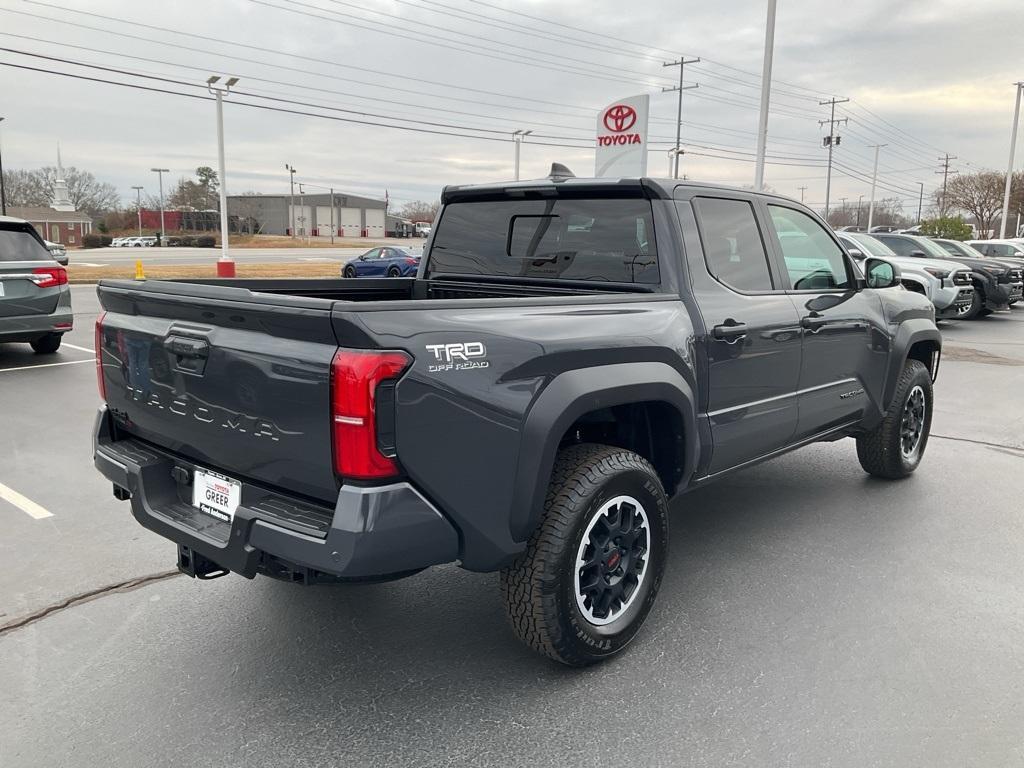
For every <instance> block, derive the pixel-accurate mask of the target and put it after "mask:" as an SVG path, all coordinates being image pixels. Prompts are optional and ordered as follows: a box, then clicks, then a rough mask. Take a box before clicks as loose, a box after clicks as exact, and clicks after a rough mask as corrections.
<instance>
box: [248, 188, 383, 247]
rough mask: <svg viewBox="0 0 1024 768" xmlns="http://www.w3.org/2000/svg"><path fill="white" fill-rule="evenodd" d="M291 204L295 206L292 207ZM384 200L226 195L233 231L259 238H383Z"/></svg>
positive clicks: (347, 196) (326, 195)
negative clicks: (293, 234) (291, 235)
mask: <svg viewBox="0 0 1024 768" xmlns="http://www.w3.org/2000/svg"><path fill="white" fill-rule="evenodd" d="M293 201H294V204H293ZM386 206H387V204H386V203H385V201H384V200H374V199H372V198H369V197H359V196H357V195H350V194H345V193H342V192H335V193H334V195H333V200H332V195H330V194H329V193H326V192H325V193H317V194H309V193H306V194H301V195H299V194H297V195H295V196H294V198H293V197H292V196H291V195H287V194H285V195H229V196H228V216H229V217H230V222H231V229H232V231H238V232H252V233H253V234H262V235H288V234H291V232H292V230H293V229H294V231H295V234H296V235H298V236H300V237H306V236H307V235H313V236H318V237H329V236H330V234H331V228H332V225H333V228H334V234H335V235H336V236H339V237H371V238H381V237H384V236H385V217H386V213H387V211H386Z"/></svg>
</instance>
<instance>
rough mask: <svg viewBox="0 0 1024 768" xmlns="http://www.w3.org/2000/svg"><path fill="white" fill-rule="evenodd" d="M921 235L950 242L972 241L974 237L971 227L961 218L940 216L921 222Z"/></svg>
mask: <svg viewBox="0 0 1024 768" xmlns="http://www.w3.org/2000/svg"><path fill="white" fill-rule="evenodd" d="M921 234H922V235H925V236H927V237H945V238H947V239H949V240H970V239H971V238H972V237H973V236H974V230H972V229H971V225H970V224H968V223H967V222H966V221H964V220H963V218H961V217H960V216H940V217H939V218H937V219H925V220H924V221H922V222H921Z"/></svg>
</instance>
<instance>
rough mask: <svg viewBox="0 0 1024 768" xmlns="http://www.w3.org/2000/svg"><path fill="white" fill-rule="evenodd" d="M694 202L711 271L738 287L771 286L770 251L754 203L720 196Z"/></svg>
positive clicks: (706, 259) (702, 198) (754, 289)
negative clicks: (762, 236) (766, 245)
mask: <svg viewBox="0 0 1024 768" xmlns="http://www.w3.org/2000/svg"><path fill="white" fill-rule="evenodd" d="M694 203H695V205H694V207H695V208H696V210H697V220H698V224H699V227H698V228H699V230H700V237H701V244H702V245H703V246H704V261H705V263H706V264H707V268H708V272H710V273H711V275H712V276H713V277H714V278H715V279H717V280H718V281H719V282H721V283H725V285H727V286H729V287H730V288H735V289H736V290H738V291H770V290H772V277H771V273H770V272H769V271H768V254H767V253H766V252H765V248H764V241H763V240H762V239H761V232H760V231H759V230H758V228H757V219H756V218H755V217H754V209H753V207H752V206H751V204H750V203H748V202H746V201H745V200H725V199H722V198H717V197H701V198H696V199H695V200H694Z"/></svg>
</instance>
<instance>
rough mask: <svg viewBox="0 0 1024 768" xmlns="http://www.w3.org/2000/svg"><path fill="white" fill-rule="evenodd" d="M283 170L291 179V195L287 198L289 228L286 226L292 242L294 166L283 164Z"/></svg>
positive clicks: (293, 230)
mask: <svg viewBox="0 0 1024 768" xmlns="http://www.w3.org/2000/svg"><path fill="white" fill-rule="evenodd" d="M284 169H285V170H286V171H288V174H289V177H290V179H291V185H292V191H291V195H290V196H289V198H288V208H289V214H290V215H289V221H290V222H291V223H290V224H289V226H288V229H289V230H290V231H291V235H292V240H294V239H295V166H292V165H288V163H285V164H284Z"/></svg>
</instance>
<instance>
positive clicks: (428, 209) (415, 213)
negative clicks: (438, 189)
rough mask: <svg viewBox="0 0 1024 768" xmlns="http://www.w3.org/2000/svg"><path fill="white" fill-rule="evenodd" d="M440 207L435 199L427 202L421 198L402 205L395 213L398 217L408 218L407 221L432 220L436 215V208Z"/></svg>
mask: <svg viewBox="0 0 1024 768" xmlns="http://www.w3.org/2000/svg"><path fill="white" fill-rule="evenodd" d="M440 207H441V204H440V203H439V202H437V201H433V202H429V203H428V202H425V201H423V200H416V201H414V202H411V203H406V204H405V205H403V206H402V207H401V208H400V209H399V210H398V213H397V215H398V216H399V218H402V219H408V220H409V221H433V220H434V217H435V216H437V209H438V208H440Z"/></svg>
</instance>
